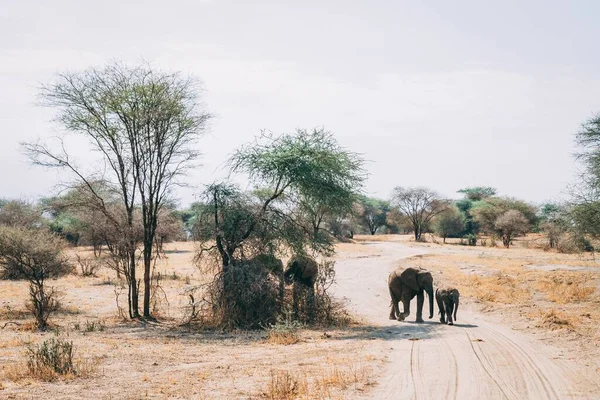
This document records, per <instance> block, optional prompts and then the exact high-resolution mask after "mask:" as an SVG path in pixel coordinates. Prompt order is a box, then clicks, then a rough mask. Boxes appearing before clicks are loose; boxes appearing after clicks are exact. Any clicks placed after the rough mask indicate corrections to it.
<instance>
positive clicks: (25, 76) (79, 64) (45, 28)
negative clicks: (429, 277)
mask: <svg viewBox="0 0 600 400" xmlns="http://www.w3.org/2000/svg"><path fill="white" fill-rule="evenodd" d="M418 3H428V4H427V5H425V4H418ZM492 3H495V5H492ZM598 15H600V2H596V1H560V2H558V1H526V2H524V1H517V0H515V1H496V2H491V1H452V2H450V1H428V2H417V1H391V0H390V1H375V0H372V1H349V0H346V1H311V0H309V1H291V0H290V1H284V0H280V1H271V2H264V1H251V0H247V1H242V0H239V1H221V0H207V1H198V0H190V1H174V0H172V1H168V2H166V1H150V0H144V1H142V0H139V1H133V0H128V1H122V0H121V1H113V0H103V1H95V2H91V1H81V0H73V1H58V0H55V1H42V0H39V1H27V0H0V197H20V198H26V199H33V198H35V197H36V196H40V195H44V194H45V193H48V191H51V190H52V188H53V186H54V184H56V183H57V182H58V181H59V180H60V179H66V178H67V176H66V175H57V174H56V173H51V172H44V171H43V170H41V169H39V168H37V167H31V166H29V165H28V163H27V160H26V159H25V157H24V156H23V155H22V154H21V153H20V150H19V145H18V143H19V142H20V141H23V140H34V139H35V138H45V137H49V136H52V135H56V134H57V132H58V130H59V128H58V127H57V126H56V125H53V124H52V123H50V119H51V117H52V110H49V109H45V108H40V107H38V106H36V104H35V103H36V95H37V93H38V87H39V85H40V84H42V83H44V82H49V81H50V80H52V78H53V76H54V74H55V73H57V72H61V71H79V70H82V69H85V68H87V67H91V66H102V65H104V64H106V63H107V62H110V61H111V60H123V61H126V62H132V63H135V62H140V61H141V60H146V61H148V62H150V63H151V65H153V66H156V67H159V68H162V69H166V70H173V71H182V72H183V73H184V74H190V75H193V76H195V77H197V78H199V79H201V80H202V81H203V86H204V89H205V91H204V93H203V102H204V103H205V104H206V106H207V108H208V109H209V110H210V111H211V112H212V113H213V114H215V118H214V119H213V120H212V121H211V124H210V129H209V132H208V134H207V135H206V136H205V137H204V138H203V139H202V140H201V142H200V143H199V147H200V149H201V151H202V152H203V153H204V156H203V158H202V164H203V166H202V167H200V168H198V169H196V170H195V171H194V172H193V173H192V174H191V175H190V177H189V180H190V182H192V183H193V184H195V185H197V186H201V185H202V184H204V183H209V182H211V181H212V180H214V179H215V177H219V176H223V170H222V164H223V162H224V161H225V160H226V158H227V156H228V155H229V154H230V153H231V152H232V151H233V149H234V148H236V147H238V146H239V145H240V144H243V143H245V142H247V141H250V140H252V139H253V137H254V136H255V135H257V134H258V133H259V132H260V131H261V130H262V129H267V130H271V131H273V132H275V133H281V132H291V131H293V130H294V129H296V128H313V127H316V126H324V127H325V128H326V129H328V130H330V131H332V132H334V133H335V135H336V137H337V138H338V140H339V141H340V142H341V143H342V144H343V145H344V146H346V147H347V148H349V149H351V150H353V151H356V152H360V153H363V155H364V157H365V158H366V159H367V160H369V162H368V164H367V169H368V171H369V173H370V177H369V180H368V183H367V187H366V190H367V192H368V194H370V195H374V196H379V197H382V198H387V197H389V195H390V193H391V189H392V188H393V187H394V186H398V185H402V186H417V185H418V186H427V187H430V188H433V189H435V190H437V191H439V192H440V193H442V194H444V195H446V196H450V197H458V195H457V194H456V193H455V192H456V190H458V189H460V188H463V187H467V186H473V185H486V186H493V187H496V188H497V189H498V190H499V192H500V194H503V195H510V196H516V197H520V198H523V199H526V200H529V201H534V202H541V201H544V200H550V199H556V198H558V197H560V196H561V192H563V191H564V188H565V185H566V184H567V183H568V182H569V181H570V180H572V179H573V176H574V174H575V171H576V164H575V162H574V160H573V157H572V153H573V151H574V148H573V135H574V133H575V132H576V131H577V130H578V128H579V126H580V124H581V123H582V122H583V121H584V120H586V119H588V118H590V117H591V116H592V115H593V114H594V113H596V112H598V111H600V98H599V96H598V94H599V93H600V75H599V73H600V52H598V51H597V39H598V38H600V24H598V20H597V17H598ZM80 155H82V156H85V153H82V154H80ZM194 191H197V189H196V190H193V189H185V190H180V191H179V192H178V197H179V198H180V199H181V200H182V203H183V204H187V203H189V202H190V201H192V200H193V193H194Z"/></svg>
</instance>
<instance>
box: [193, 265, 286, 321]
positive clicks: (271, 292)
mask: <svg viewBox="0 0 600 400" xmlns="http://www.w3.org/2000/svg"><path fill="white" fill-rule="evenodd" d="M206 294H207V299H206V301H207V302H208V304H209V305H210V307H209V308H206V307H205V311H208V312H209V313H210V314H209V315H206V314H205V315H204V316H205V318H206V319H207V320H208V321H211V322H212V323H213V324H214V325H216V326H218V327H219V328H222V329H236V328H242V329H257V328H263V327H266V326H269V324H273V323H275V322H276V320H277V313H278V304H277V296H278V283H277V282H275V281H274V280H273V279H272V278H271V274H269V271H267V270H266V269H265V268H263V267H262V266H260V265H256V264H233V265H230V266H228V267H227V269H226V271H223V272H221V273H219V274H217V275H216V276H215V279H214V280H213V281H212V282H210V283H209V284H207V285H206Z"/></svg>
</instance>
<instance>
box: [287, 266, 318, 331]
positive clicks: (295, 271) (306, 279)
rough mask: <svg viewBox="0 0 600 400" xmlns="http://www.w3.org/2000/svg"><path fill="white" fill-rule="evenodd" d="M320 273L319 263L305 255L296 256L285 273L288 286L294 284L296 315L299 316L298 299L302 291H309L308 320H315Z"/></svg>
mask: <svg viewBox="0 0 600 400" xmlns="http://www.w3.org/2000/svg"><path fill="white" fill-rule="evenodd" d="M318 273H319V264H318V263H317V261H316V260H315V259H314V258H312V257H309V256H307V255H305V254H298V255H295V256H294V257H292V258H291V259H290V261H289V262H288V264H287V267H286V269H285V273H284V279H285V283H286V284H288V285H289V284H291V283H293V284H294V289H293V293H294V297H293V307H294V315H296V316H298V298H299V295H300V291H301V290H308V304H307V306H308V318H309V320H312V319H313V318H314V304H315V283H316V281H317V276H318Z"/></svg>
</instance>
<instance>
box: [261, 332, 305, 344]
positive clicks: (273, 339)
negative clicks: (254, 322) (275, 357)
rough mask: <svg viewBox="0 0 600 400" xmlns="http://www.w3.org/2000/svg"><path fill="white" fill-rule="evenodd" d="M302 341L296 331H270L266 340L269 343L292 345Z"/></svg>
mask: <svg viewBox="0 0 600 400" xmlns="http://www.w3.org/2000/svg"><path fill="white" fill-rule="evenodd" d="M299 341H300V335H299V334H298V332H296V331H273V330H270V331H269V335H268V336H267V340H266V342H267V343H269V344H281V345H290V344H296V343H298V342H299Z"/></svg>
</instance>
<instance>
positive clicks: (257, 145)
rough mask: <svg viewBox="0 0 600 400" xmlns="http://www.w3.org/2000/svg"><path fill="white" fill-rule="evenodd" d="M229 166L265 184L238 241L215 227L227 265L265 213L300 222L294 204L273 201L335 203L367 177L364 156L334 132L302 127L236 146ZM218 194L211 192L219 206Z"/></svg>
mask: <svg viewBox="0 0 600 400" xmlns="http://www.w3.org/2000/svg"><path fill="white" fill-rule="evenodd" d="M229 165H230V167H231V171H232V172H233V173H235V172H239V173H246V174H247V175H248V176H249V177H250V179H251V181H252V182H253V183H254V184H255V185H256V186H258V187H262V188H266V189H265V190H264V193H263V195H262V196H261V197H262V198H261V199H260V202H259V205H258V207H257V208H256V210H255V211H254V212H253V217H252V219H251V220H250V221H249V222H248V224H247V226H245V227H243V228H241V229H240V230H239V232H238V234H239V235H238V236H236V238H235V240H233V241H228V242H226V241H225V240H224V238H223V236H222V231H221V230H220V229H218V227H217V230H216V232H215V238H214V239H215V242H216V246H217V249H218V251H219V254H220V255H221V259H222V264H223V266H224V267H226V266H227V265H229V263H230V262H231V259H232V256H233V255H234V252H235V251H236V250H237V249H238V248H239V247H240V245H242V243H243V242H244V241H245V240H246V239H248V238H249V237H250V236H251V235H252V233H253V232H254V230H255V229H256V227H257V224H258V222H259V221H260V220H261V219H262V218H263V217H264V216H265V214H266V213H267V212H269V211H272V212H273V213H274V214H278V215H280V216H285V217H286V220H287V221H289V222H290V224H296V225H297V221H296V220H294V219H293V218H292V217H293V212H290V207H289V206H288V207H287V210H286V208H283V209H276V208H274V207H273V205H274V203H275V202H277V201H281V200H288V202H294V201H296V200H297V201H300V200H301V199H310V200H311V201H313V202H315V203H317V204H321V205H322V206H332V207H333V206H335V205H336V204H335V203H334V204H331V203H332V202H333V200H332V199H334V200H335V201H337V199H341V198H344V197H346V198H354V196H355V193H357V192H358V191H359V190H360V188H361V187H362V183H363V180H364V174H363V171H362V159H361V158H360V157H359V156H358V155H357V154H356V153H352V152H350V151H347V150H346V149H344V148H342V147H340V146H339V145H338V144H337V142H336V140H335V138H334V137H333V135H332V134H331V133H329V132H327V131H325V130H323V129H315V130H313V131H307V130H298V131H297V132H296V133H295V134H285V135H281V136H279V137H272V136H270V135H265V134H263V135H261V136H260V137H259V138H258V139H257V140H256V141H255V142H253V143H250V144H248V145H246V146H244V147H242V148H241V149H239V150H237V151H236V152H235V154H234V155H233V156H232V157H231V159H230V161H229ZM218 193H219V191H213V199H214V200H215V201H214V204H217V205H218V203H219V195H218ZM221 193H222V195H226V194H227V193H226V192H221ZM226 197H227V196H225V197H223V198H226ZM296 204H297V203H296ZM216 220H217V209H216V208H215V221H216ZM325 247H327V246H325ZM325 247H324V248H325Z"/></svg>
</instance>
